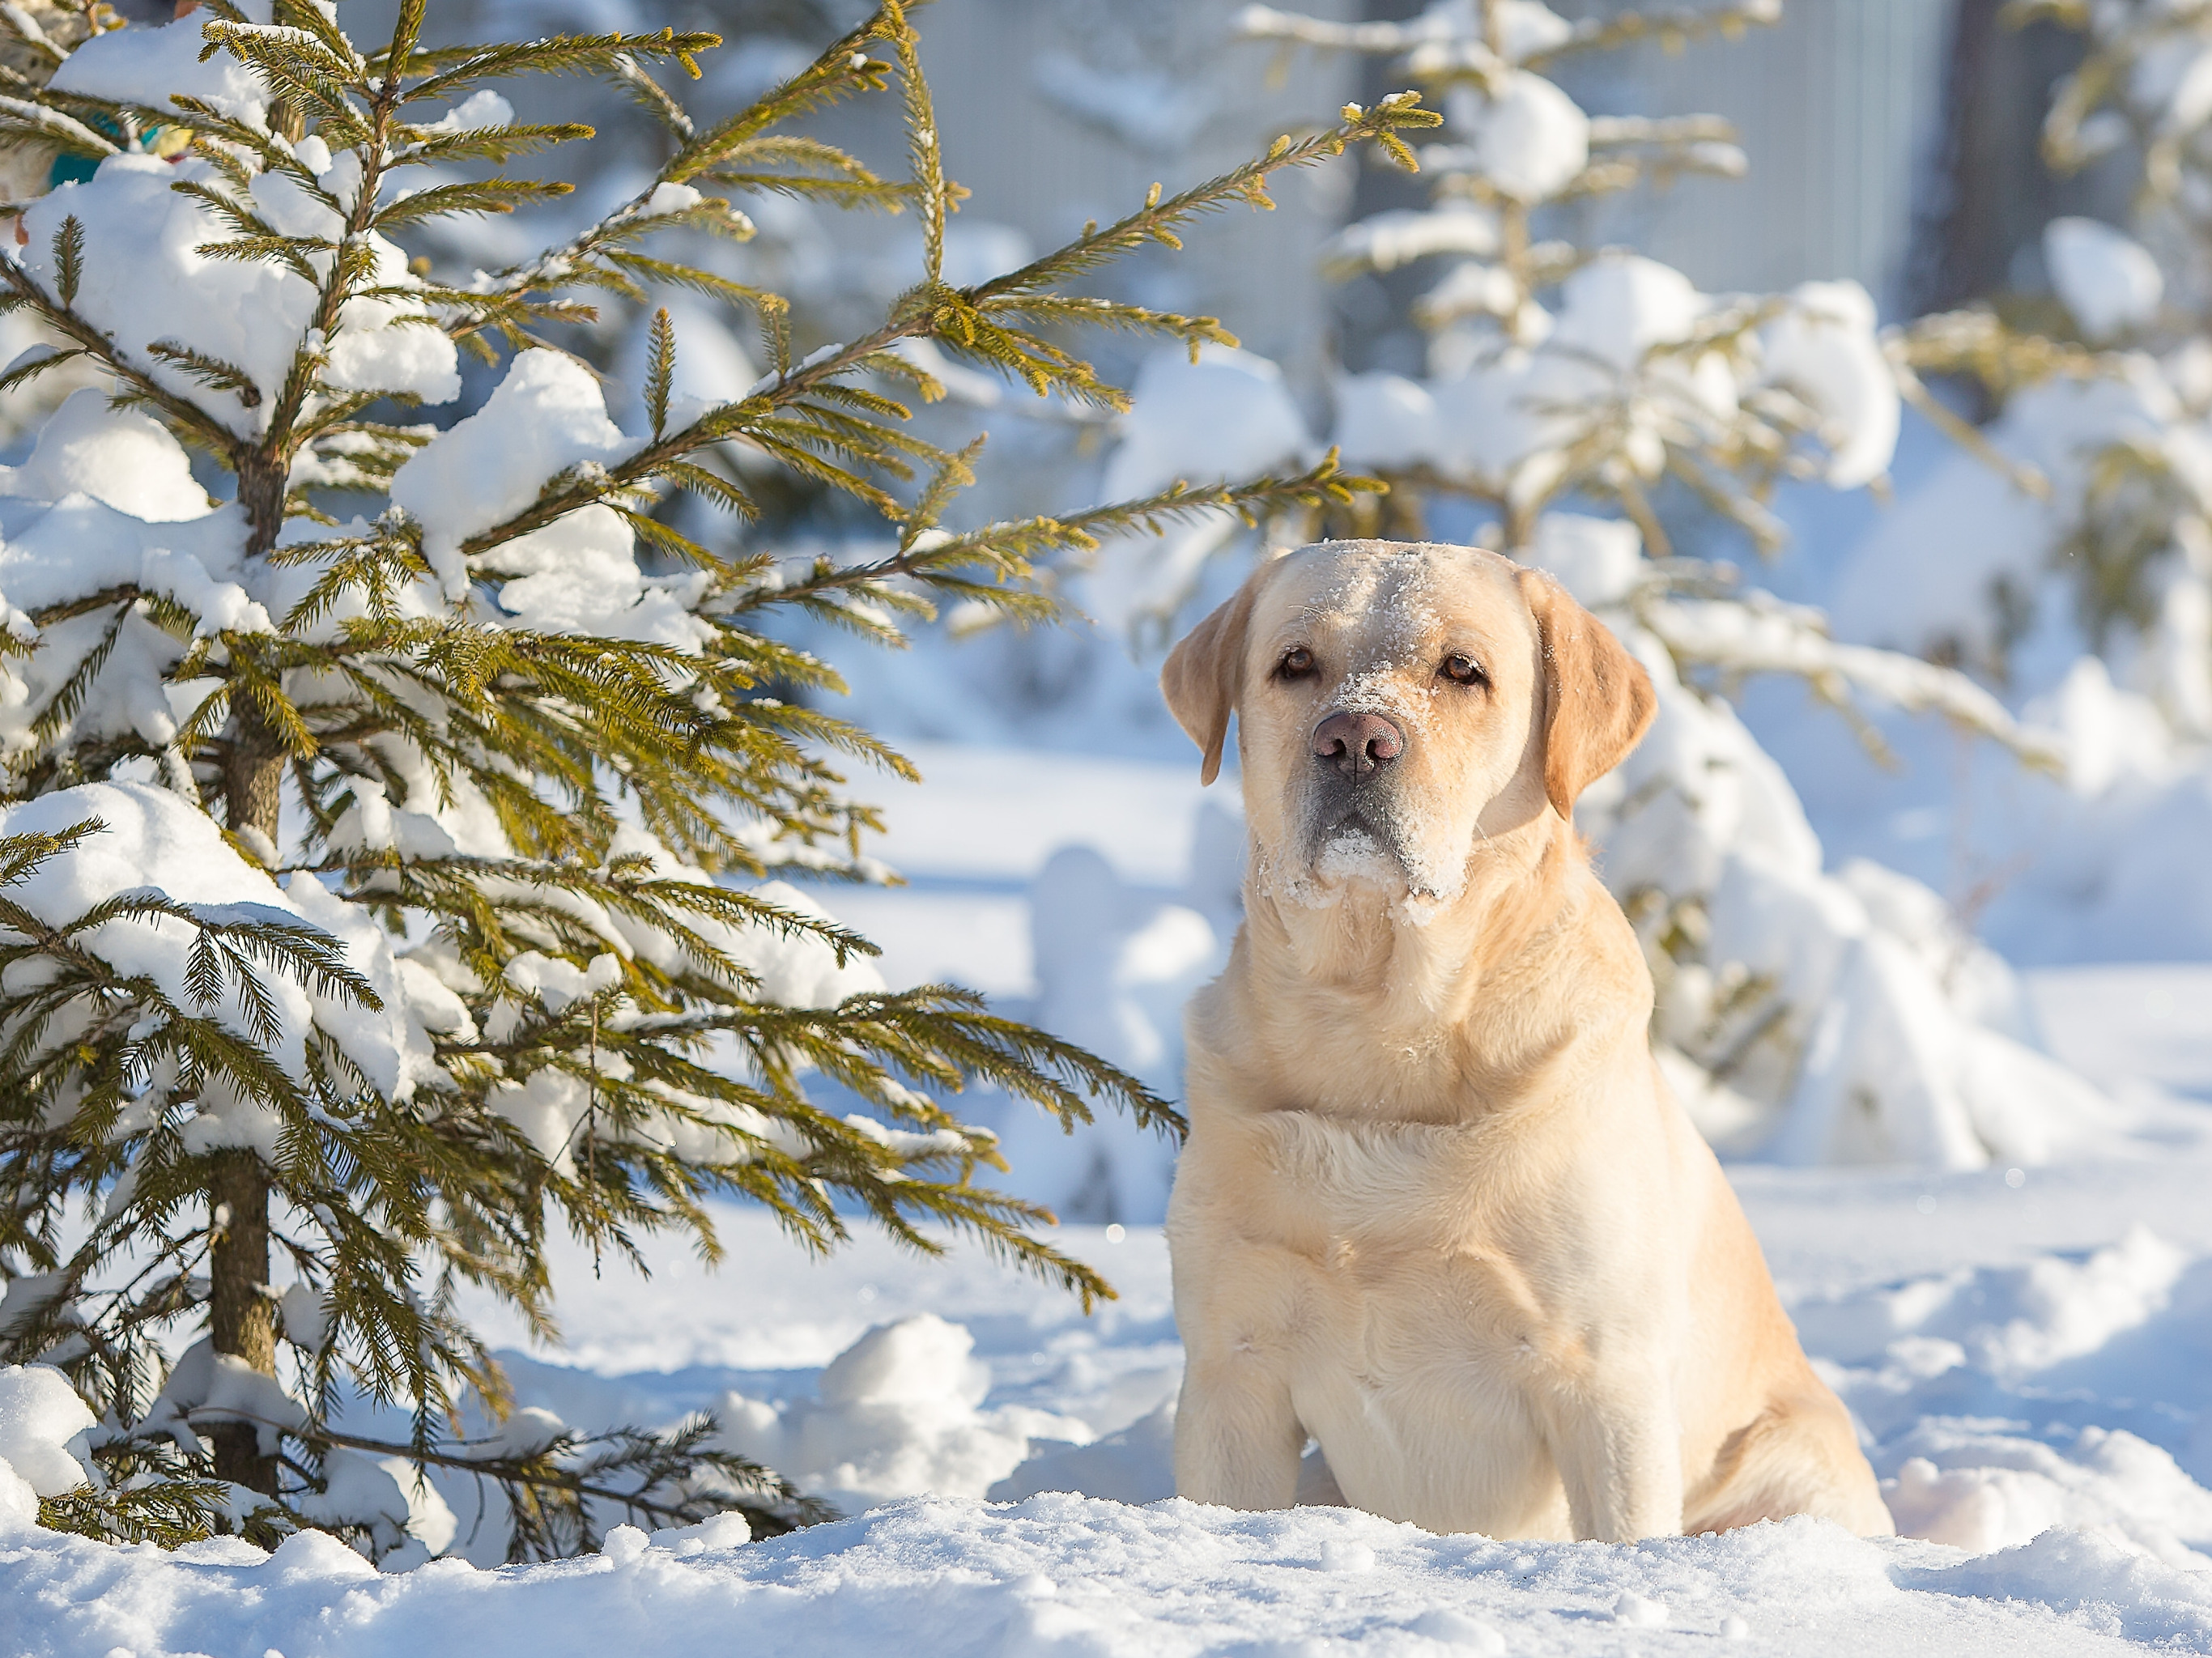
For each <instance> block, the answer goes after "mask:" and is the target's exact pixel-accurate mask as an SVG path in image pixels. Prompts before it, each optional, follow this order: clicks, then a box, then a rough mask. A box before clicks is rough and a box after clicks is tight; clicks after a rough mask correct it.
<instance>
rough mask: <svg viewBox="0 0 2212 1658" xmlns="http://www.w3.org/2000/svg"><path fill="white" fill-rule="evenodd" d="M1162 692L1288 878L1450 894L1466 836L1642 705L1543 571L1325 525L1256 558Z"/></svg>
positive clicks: (1631, 740) (1636, 733)
mask: <svg viewBox="0 0 2212 1658" xmlns="http://www.w3.org/2000/svg"><path fill="white" fill-rule="evenodd" d="M1160 683H1161V688H1162V689H1163V690H1164V692H1165V694H1166V696H1167V701H1168V706H1169V708H1171V709H1172V710H1174V713H1175V716H1176V720H1179V721H1180V722H1181V723H1182V728H1183V729H1184V730H1185V731H1186V732H1189V733H1190V736H1191V738H1192V740H1193V741H1194V742H1195V743H1197V744H1198V745H1199V747H1200V748H1201V749H1202V750H1205V752H1206V763H1205V772H1204V775H1205V780H1206V781H1207V782H1209V783H1210V782H1212V780H1213V779H1214V776H1215V774H1217V773H1218V771H1219V770H1220V767H1221V750H1222V745H1223V744H1224V742H1225V740H1226V738H1227V733H1228V729H1229V717H1230V715H1231V714H1236V715H1237V723H1238V744H1237V749H1238V753H1239V754H1240V756H1242V758H1243V772H1244V799H1245V810H1246V813H1247V816H1248V818H1249V823H1250V827H1251V831H1252V836H1253V841H1254V843H1255V848H1256V849H1257V850H1258V852H1259V853H1260V854H1261V859H1262V862H1263V864H1264V865H1265V866H1266V867H1267V868H1268V869H1270V870H1271V871H1273V872H1274V874H1275V876H1276V878H1278V879H1279V881H1281V882H1284V883H1286V884H1287V890H1288V891H1289V892H1290V893H1291V895H1292V896H1295V895H1297V893H1299V892H1301V891H1304V892H1310V893H1312V894H1313V895H1314V896H1316V897H1320V898H1322V901H1323V902H1326V897H1325V896H1324V895H1326V894H1328V893H1330V892H1333V891H1334V890H1337V889H1340V888H1341V887H1343V886H1344V885H1346V884H1348V883H1351V882H1358V881H1367V882H1375V883H1377V884H1382V885H1383V886H1384V887H1386V888H1389V889H1392V890H1399V891H1402V892H1405V893H1407V894H1409V895H1413V896H1419V897H1421V898H1424V899H1427V900H1449V899H1450V898H1452V897H1453V896H1456V895H1457V894H1458V892H1459V891H1460V890H1461V889H1462V886H1463V885H1464V884H1465V881H1466V878H1467V868H1468V859H1469V858H1470V857H1471V856H1472V855H1473V853H1474V847H1475V845H1476V842H1477V841H1478V840H1479V839H1480V838H1481V837H1483V836H1485V835H1499V834H1503V833H1505V832H1507V831H1509V830H1511V829H1516V828H1519V827H1521V826H1522V825H1523V824H1525V823H1529V822H1531V821H1533V820H1534V818H1536V817H1539V816H1540V815H1541V814H1542V813H1544V812H1546V811H1552V812H1556V813H1557V814H1558V815H1559V817H1561V818H1565V817H1569V816H1570V815H1571V813H1572V811H1573V809H1574V803H1575V797H1576V796H1577V795H1578V794H1580V793H1582V791H1583V788H1584V787H1585V786H1587V785H1589V783H1590V782H1591V781H1593V780H1595V779H1596V778H1598V777H1600V776H1602V775H1603V774H1605V773H1607V772H1608V771H1610V770H1612V769H1613V767H1614V766H1615V765H1617V764H1619V763H1620V760H1621V758H1622V756H1625V755H1626V754H1627V752H1628V751H1629V750H1631V749H1632V748H1633V747H1634V746H1635V745H1636V743H1637V741H1638V738H1641V737H1642V736H1643V735H1644V730H1645V728H1646V727H1647V726H1649V725H1650V722H1651V716H1652V714H1653V712H1654V710H1655V708H1656V700H1655V698H1654V695H1653V693H1652V689H1651V682H1650V677H1649V676H1647V675H1646V674H1645V673H1644V670H1643V668H1642V666H1641V665H1638V663H1637V661H1636V660H1635V659H1634V658H1632V657H1631V656H1630V655H1629V654H1628V653H1627V652H1626V650H1625V649H1623V648H1622V647H1621V644H1620V641H1618V640H1617V639H1615V638H1614V637H1613V635H1612V634H1611V633H1610V632H1609V631H1608V630H1607V629H1606V627H1605V626H1604V624H1603V623H1600V622H1599V621H1598V620H1597V619H1596V618H1595V616H1591V615H1590V614H1589V611H1587V610H1584V609H1583V607H1582V606H1581V605H1579V604H1577V603H1575V601H1574V600H1573V599H1572V598H1570V597H1568V595H1567V593H1566V592H1565V589H1564V588H1562V587H1561V586H1559V583H1557V582H1556V581H1554V580H1552V579H1551V577H1549V576H1547V575H1545V574H1542V573H1541V572H1539V571H1535V570H1529V569H1525V568H1522V567H1520V566H1518V565H1516V564H1515V563H1514V562H1512V561H1511V560H1510V559H1507V558H1504V557H1501V556H1498V554H1496V553H1491V552H1485V551H1482V550H1479V549H1476V548H1472V547H1450V546H1443V545H1439V544H1433V543H1426V542H1423V543H1412V544H1409V543H1403V542H1388V541H1346V542H1322V543H1320V544H1316V545H1315V546H1310V547H1305V548H1301V549H1300V550H1297V551H1296V552H1294V553H1291V554H1289V555H1287V556H1285V557H1283V558H1280V559H1278V560H1276V561H1274V562H1271V563H1268V564H1266V565H1263V566H1261V568H1259V569H1258V570H1255V572H1254V573H1253V574H1252V576H1251V578H1250V580H1248V581H1246V582H1245V584H1244V586H1243V588H1242V590H1240V591H1239V592H1237V596H1236V597H1235V598H1231V600H1230V601H1229V602H1228V603H1227V604H1224V605H1223V606H1221V608H1220V609H1219V610H1216V611H1214V612H1213V614H1212V615H1211V616H1207V617H1206V620H1205V621H1203V622H1201V623H1200V624H1199V625H1198V626H1197V628H1195V629H1193V630H1192V632H1191V633H1190V635H1189V636H1188V637H1187V638H1186V639H1184V640H1183V641H1182V643H1181V644H1179V645H1177V646H1176V648H1175V650H1174V651H1173V652H1172V653H1170V655H1169V657H1168V660H1167V666H1166V668H1165V670H1164V671H1163V673H1162V675H1161V681H1160Z"/></svg>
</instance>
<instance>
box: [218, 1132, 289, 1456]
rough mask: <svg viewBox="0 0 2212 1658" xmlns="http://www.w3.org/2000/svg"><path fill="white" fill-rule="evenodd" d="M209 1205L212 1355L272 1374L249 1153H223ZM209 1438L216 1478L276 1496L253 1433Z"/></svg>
mask: <svg viewBox="0 0 2212 1658" xmlns="http://www.w3.org/2000/svg"><path fill="white" fill-rule="evenodd" d="M208 1199H209V1207H210V1209H211V1210H212V1211H213V1212H214V1213H215V1216H216V1240H215V1250H214V1259H213V1264H212V1267H211V1277H212V1279H213V1297H212V1305H211V1307H210V1324H211V1326H212V1328H211V1329H210V1335H211V1336H212V1337H213V1338H214V1342H215V1350H216V1351H217V1352H219V1353H228V1354H230V1355H231V1356H232V1357H235V1358H242V1359H244V1360H245V1361H246V1363H248V1364H251V1365H252V1367H253V1368H254V1369H255V1370H258V1371H260V1372H261V1373H262V1375H264V1376H274V1375H276V1307H275V1304H274V1303H272V1302H271V1301H270V1298H269V1296H268V1294H267V1292H266V1291H265V1290H264V1288H263V1286H264V1284H267V1283H268V1282H269V1172H268V1170H267V1169H264V1168H263V1167H262V1166H261V1159H260V1158H258V1157H255V1156H254V1155H253V1153H252V1152H251V1151H229V1152H226V1153H224V1154H223V1155H222V1157H221V1158H220V1159H219V1161H218V1163H217V1164H216V1175H215V1179H214V1181H213V1182H212V1183H211V1184H210V1187H209V1188H208ZM210 1438H211V1439H212V1440H213V1441H214V1442H215V1472H216V1478H217V1479H230V1480H235V1481H236V1482H237V1483H238V1484H240V1485H246V1486H250V1487H252V1489H253V1490H255V1491H262V1492H264V1493H266V1494H268V1495H270V1496H272V1497H273V1496H275V1495H276V1458H275V1457H273V1456H264V1455H262V1454H261V1446H260V1430H258V1429H257V1428H255V1427H254V1426H253V1424H251V1423H234V1424H228V1425H227V1426H223V1427H219V1428H217V1429H216V1430H214V1432H213V1433H212V1434H210Z"/></svg>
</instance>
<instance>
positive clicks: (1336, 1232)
mask: <svg viewBox="0 0 2212 1658" xmlns="http://www.w3.org/2000/svg"><path fill="white" fill-rule="evenodd" d="M1252 1132H1253V1133H1254V1134H1255V1136H1256V1138H1257V1139H1258V1142H1259V1144H1258V1145H1257V1146H1255V1150H1257V1151H1260V1153H1261V1156H1260V1157H1258V1158H1257V1159H1255V1162H1256V1163H1258V1164H1259V1167H1260V1169H1262V1170H1263V1171H1264V1173H1263V1174H1262V1180H1263V1181H1264V1182H1265V1184H1266V1186H1267V1188H1268V1190H1267V1197H1268V1198H1269V1199H1271V1201H1270V1203H1269V1204H1268V1207H1269V1208H1270V1209H1271V1210H1272V1211H1273V1218H1274V1219H1275V1221H1276V1222H1277V1224H1279V1225H1280V1226H1281V1227H1282V1228H1283V1229H1284V1230H1285V1233H1286V1234H1289V1235H1293V1236H1309V1235H1310V1234H1311V1233H1312V1232H1313V1231H1314V1230H1316V1229H1317V1228H1318V1229H1321V1230H1326V1231H1328V1233H1330V1234H1332V1235H1333V1236H1334V1237H1335V1238H1336V1239H1338V1240H1339V1242H1340V1245H1341V1246H1342V1247H1341V1248H1340V1249H1339V1251H1338V1253H1340V1254H1341V1253H1342V1252H1343V1250H1344V1249H1347V1248H1348V1249H1353V1250H1358V1249H1361V1248H1371V1247H1374V1246H1376V1245H1390V1244H1415V1245H1418V1244H1420V1243H1422V1242H1428V1243H1431V1244H1435V1243H1440V1242H1443V1241H1444V1238H1443V1235H1445V1234H1450V1235H1451V1236H1453V1237H1455V1238H1456V1237H1458V1236H1462V1235H1463V1233H1464V1232H1465V1230H1466V1229H1467V1228H1468V1226H1469V1225H1470V1224H1479V1218H1480V1214H1481V1212H1482V1210H1483V1208H1484V1207H1485V1187H1486V1186H1488V1185H1490V1184H1492V1182H1493V1181H1495V1179H1496V1178H1497V1175H1498V1169H1497V1167H1496V1165H1497V1161H1498V1158H1497V1151H1496V1147H1495V1136H1494V1135H1492V1134H1491V1133H1488V1132H1487V1131H1486V1127H1485V1126H1483V1125H1479V1124H1478V1125H1474V1126H1471V1127H1470V1126H1465V1125H1458V1124H1453V1125H1437V1124H1430V1123H1406V1122H1374V1121H1358V1120H1354V1119H1346V1118H1341V1117H1332V1116H1328V1115H1323V1114H1319V1113H1316V1112H1310V1111H1278V1112H1273V1113H1270V1114H1268V1115H1267V1116H1266V1117H1264V1118H1262V1119H1260V1120H1258V1121H1256V1122H1255V1123H1254V1124H1253V1125H1252ZM1286 1241H1288V1240H1287V1238H1286Z"/></svg>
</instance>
